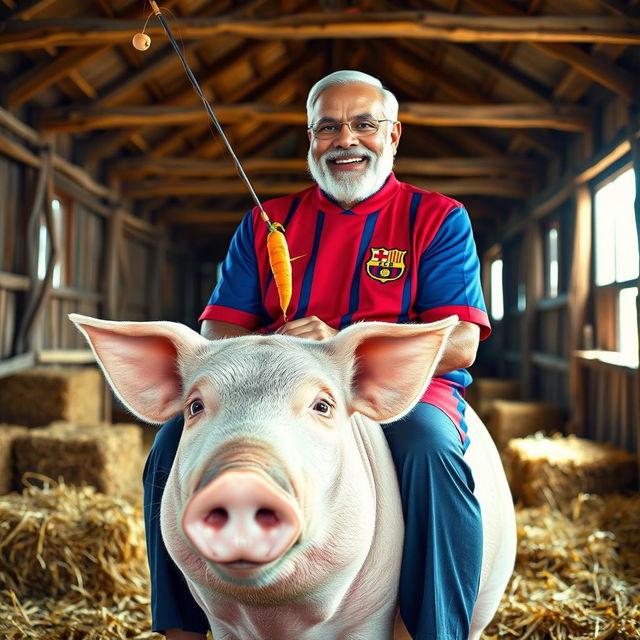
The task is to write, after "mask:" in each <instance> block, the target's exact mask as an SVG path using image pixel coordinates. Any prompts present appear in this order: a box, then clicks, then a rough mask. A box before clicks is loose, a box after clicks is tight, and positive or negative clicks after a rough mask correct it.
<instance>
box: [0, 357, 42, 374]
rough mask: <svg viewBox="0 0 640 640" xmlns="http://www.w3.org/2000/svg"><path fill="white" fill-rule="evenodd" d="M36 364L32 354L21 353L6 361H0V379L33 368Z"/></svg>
mask: <svg viewBox="0 0 640 640" xmlns="http://www.w3.org/2000/svg"><path fill="white" fill-rule="evenodd" d="M35 363H36V356H35V354H34V353H23V354H21V355H19V356H14V357H13V358H9V359H8V360H0V378H4V377H6V376H10V375H13V374H14V373H18V372H20V371H24V370H25V369H29V368H31V367H33V366H34V365H35Z"/></svg>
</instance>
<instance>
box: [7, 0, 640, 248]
mask: <svg viewBox="0 0 640 640" xmlns="http://www.w3.org/2000/svg"><path fill="white" fill-rule="evenodd" d="M158 4H159V5H160V7H161V8H162V10H163V14H164V15H165V18H166V20H167V22H168V23H169V26H170V28H171V30H172V31H173V33H174V35H175V36H176V39H177V40H178V41H179V42H180V45H181V47H182V49H183V51H184V54H185V56H186V58H187V59H188V61H189V64H190V65H191V67H192V69H193V72H194V74H195V76H196V77H197V78H198V81H199V83H200V85H201V87H202V89H203V91H204V93H205V95H206V96H207V98H208V100H209V101H210V102H211V105H212V106H213V109H214V111H215V113H216V115H217V117H218V119H219V120H220V122H221V123H222V126H223V128H224V129H225V132H226V134H227V136H228V138H229V139H230V141H231V142H232V145H233V147H234V149H235V151H236V153H237V155H238V156H239V157H240V159H241V161H242V163H243V165H244V168H245V170H246V172H247V174H248V175H249V176H250V177H251V180H252V182H253V185H254V188H255V190H256V192H257V193H258V195H259V196H260V198H261V199H263V200H266V199H268V198H270V197H273V196H277V195H281V194H285V193H290V192H292V191H296V190H299V189H301V188H304V187H305V186H307V185H308V184H310V180H309V177H308V175H307V173H306V164H305V160H304V158H305V157H306V148H307V137H306V130H305V125H306V121H305V110H304V102H305V98H306V93H307V91H308V90H309V88H310V86H311V85H312V84H313V83H314V82H315V81H316V80H317V79H319V78H320V77H321V76H322V75H324V74H326V73H329V72H331V71H334V70H336V69H341V68H355V69H360V70H362V71H365V72H368V73H371V74H373V75H377V76H379V77H381V79H382V80H383V82H385V84H386V85H387V86H388V87H389V88H390V89H391V90H392V91H393V92H394V93H395V94H396V95H397V96H398V99H399V100H400V119H401V120H402V122H403V127H404V128H403V136H402V140H401V145H400V153H399V157H398V161H397V165H396V172H397V174H398V176H399V177H400V178H401V179H404V180H407V181H410V182H413V183H414V184H417V185H418V186H423V187H425V188H427V189H432V190H437V191H442V192H444V193H447V194H449V195H452V196H454V197H457V198H460V199H461V200H463V201H464V202H465V203H466V204H467V205H468V208H469V210H470V213H471V215H472V218H473V219H474V224H475V226H476V229H477V230H478V231H479V233H481V234H482V233H484V232H490V231H491V230H492V229H495V228H496V225H499V224H500V223H503V222H504V221H505V220H506V218H507V216H509V215H512V214H513V211H514V210H515V211H522V210H523V209H524V207H523V203H524V202H525V201H526V200H527V199H529V198H530V197H531V196H532V195H534V194H535V193H536V192H537V191H539V189H540V188H541V187H542V186H543V185H545V183H546V182H547V180H548V178H549V176H550V175H552V174H553V173H554V172H555V173H557V172H558V171H559V170H560V169H561V168H562V167H563V166H564V165H566V163H567V161H568V157H567V149H568V148H570V147H571V145H572V144H573V143H574V141H576V140H581V139H584V140H585V144H589V145H593V144H596V146H597V142H598V136H599V135H600V129H599V125H598V124H597V123H598V122H599V121H600V120H601V116H602V108H603V105H604V104H605V103H607V102H608V101H610V100H611V98H613V97H616V96H617V97H620V98H622V100H623V104H627V105H630V104H638V103H640V82H639V81H638V72H639V71H640V51H639V46H638V45H640V2H638V1H637V0H426V1H422V2H418V1H413V2H412V1H408V2H391V1H387V0H368V1H367V0H360V1H358V0H350V1H349V0H320V1H308V0H279V1H266V0H252V1H243V2H229V1H224V0H164V1H163V2H158ZM150 14H151V10H150V6H149V4H148V3H145V2H143V1H142V0H136V1H135V2H130V1H128V0H30V1H29V0H23V1H19V0H0V17H1V18H2V22H1V23H0V86H1V87H2V90H1V93H0V100H1V102H0V104H1V106H2V107H3V108H4V109H6V110H8V111H9V112H11V113H13V114H14V115H16V116H18V117H19V118H21V119H22V120H24V121H26V122H28V123H29V124H31V126H33V127H35V128H36V129H38V130H39V131H41V132H42V133H43V135H47V136H49V137H50V139H51V140H53V143H54V144H55V145H56V147H57V148H58V149H59V153H61V154H64V155H66V156H67V157H68V158H69V159H70V160H72V161H73V162H74V163H76V164H78V165H80V166H82V167H84V168H86V169H87V170H88V171H89V172H90V173H92V175H94V177H96V178H98V179H100V180H101V181H102V182H104V183H105V184H107V185H109V186H110V187H111V188H112V189H115V190H116V191H118V192H119V193H120V194H121V195H122V198H124V199H125V202H130V203H131V204H130V206H131V208H132V210H133V211H134V212H135V213H136V214H137V215H140V216H141V217H143V218H145V219H147V220H149V221H152V222H156V223H158V224H163V225H167V226H168V227H170V228H171V232H172V234H173V235H174V236H175V237H178V238H180V237H181V238H184V239H185V241H186V242H189V243H191V244H193V245H194V246H195V247H204V246H205V245H206V239H207V238H210V237H211V236H212V235H214V236H220V237H224V236H227V235H228V234H229V232H230V230H231V229H232V228H233V227H234V226H235V225H236V224H237V222H238V220H239V216H240V215H241V214H242V213H243V212H244V211H246V210H247V209H248V208H249V207H250V206H251V200H250V198H249V197H248V193H247V190H246V187H245V186H244V185H243V184H242V182H241V181H240V180H239V179H238V177H237V174H236V171H235V169H234V167H233V163H232V162H231V160H230V158H229V156H228V154H227V153H226V151H225V150H224V147H223V145H222V143H221V141H220V139H219V137H218V136H217V134H214V133H212V127H211V126H210V123H209V121H208V119H207V115H206V112H205V110H204V108H203V106H202V103H201V102H200V100H199V98H198V97H197V95H196V93H195V92H194V90H193V88H192V87H191V85H190V83H189V80H188V78H187V75H186V74H185V72H184V69H183V68H182V65H181V63H180V61H179V59H178V57H177V55H176V53H175V52H174V51H173V49H172V48H171V45H170V43H169V41H168V39H167V37H166V35H165V34H164V32H163V31H162V28H161V26H160V24H159V22H158V20H157V18H156V17H155V16H153V15H152V14H151V16H150ZM149 16H150V18H149V22H148V24H147V27H146V33H148V34H149V35H150V36H151V38H152V42H151V47H150V48H149V50H148V51H146V52H139V51H136V50H135V49H134V48H133V47H132V45H131V38H132V36H133V34H135V33H136V32H138V31H141V30H142V27H143V24H144V22H145V20H146V19H147V17H149Z"/></svg>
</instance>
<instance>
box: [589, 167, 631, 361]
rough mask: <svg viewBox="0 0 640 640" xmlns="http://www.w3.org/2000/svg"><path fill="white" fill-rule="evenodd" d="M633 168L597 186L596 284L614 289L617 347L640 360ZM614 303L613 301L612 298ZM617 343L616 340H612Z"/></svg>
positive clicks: (595, 218) (602, 287) (629, 358)
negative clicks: (599, 186) (601, 185)
mask: <svg viewBox="0 0 640 640" xmlns="http://www.w3.org/2000/svg"><path fill="white" fill-rule="evenodd" d="M635 196H636V184H635V175H634V172H633V169H627V170H626V171H624V172H622V173H621V174H619V175H618V176H617V177H616V178H615V179H613V180H611V181H610V182H608V183H607V184H606V185H604V186H603V187H601V188H600V189H598V190H597V191H596V193H595V198H594V225H595V280H596V286H597V287H599V288H601V289H603V290H605V289H612V290H613V291H612V294H613V295H615V298H614V299H617V304H615V305H610V306H615V309H614V310H613V311H614V312H615V313H616V315H617V318H616V319H615V333H616V335H615V346H616V348H617V350H618V351H620V352H621V353H623V354H624V355H625V356H626V357H628V360H629V361H630V362H635V363H637V360H638V312H637V306H636V300H637V297H638V287H637V286H636V285H637V282H636V281H637V278H638V275H639V271H640V256H639V254H638V235H637V231H636V220H635V211H634V200H635ZM612 302H613V300H612ZM610 342H611V346H613V345H614V340H613V339H612V340H611V341H610Z"/></svg>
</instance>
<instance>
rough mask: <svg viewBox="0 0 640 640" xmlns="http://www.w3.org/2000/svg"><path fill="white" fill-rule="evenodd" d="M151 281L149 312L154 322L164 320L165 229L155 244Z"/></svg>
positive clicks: (161, 231) (161, 230)
mask: <svg viewBox="0 0 640 640" xmlns="http://www.w3.org/2000/svg"><path fill="white" fill-rule="evenodd" d="M154 244H155V246H154V250H153V258H152V266H151V279H152V281H151V282H150V283H149V284H150V287H151V299H150V300H149V311H150V313H151V319H152V320H162V319H163V314H164V312H165V309H164V308H163V303H162V292H163V291H164V287H165V278H166V274H167V270H166V268H165V267H166V261H167V234H166V232H165V231H164V229H160V231H159V233H158V237H157V239H156V242H155V243H154Z"/></svg>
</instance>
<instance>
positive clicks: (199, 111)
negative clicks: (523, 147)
mask: <svg viewBox="0 0 640 640" xmlns="http://www.w3.org/2000/svg"><path fill="white" fill-rule="evenodd" d="M214 113H215V115H216V118H217V119H218V121H219V122H220V123H222V124H224V123H233V122H244V121H247V120H250V121H254V122H273V123H279V124H291V125H302V126H306V124H307V116H306V109H305V108H304V106H303V105H294V106H286V107H282V106H279V105H274V104H266V103H262V104H260V103H247V104H217V105H215V106H214ZM398 119H399V120H400V121H401V122H403V123H404V124H415V125H419V126H431V127H434V126H435V127H500V128H536V129H537V128H542V129H556V130H558V131H585V130H587V129H589V128H590V127H591V126H592V125H593V113H592V111H591V110H590V109H589V108H587V107H582V106H579V105H574V104H551V103H546V104H539V103H532V104H526V103H523V104H492V105H484V104H480V105H460V104H431V103H419V102H405V103H402V104H401V105H400V113H399V116H398ZM37 120H38V122H39V124H40V126H41V127H42V129H43V131H52V132H53V131H55V132H67V133H68V132H77V131H91V130H94V129H113V128H121V127H133V126H135V127H151V126H155V127H157V126H177V125H186V124H191V123H194V122H206V121H207V120H208V115H207V113H206V111H205V110H204V109H203V108H202V106H201V105H190V106H153V105H149V106H135V107H112V108H108V109H107V108H105V109H97V108H95V107H93V106H89V107H85V108H79V107H71V108H64V109H52V110H46V111H42V112H40V113H39V114H38V116H37Z"/></svg>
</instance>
